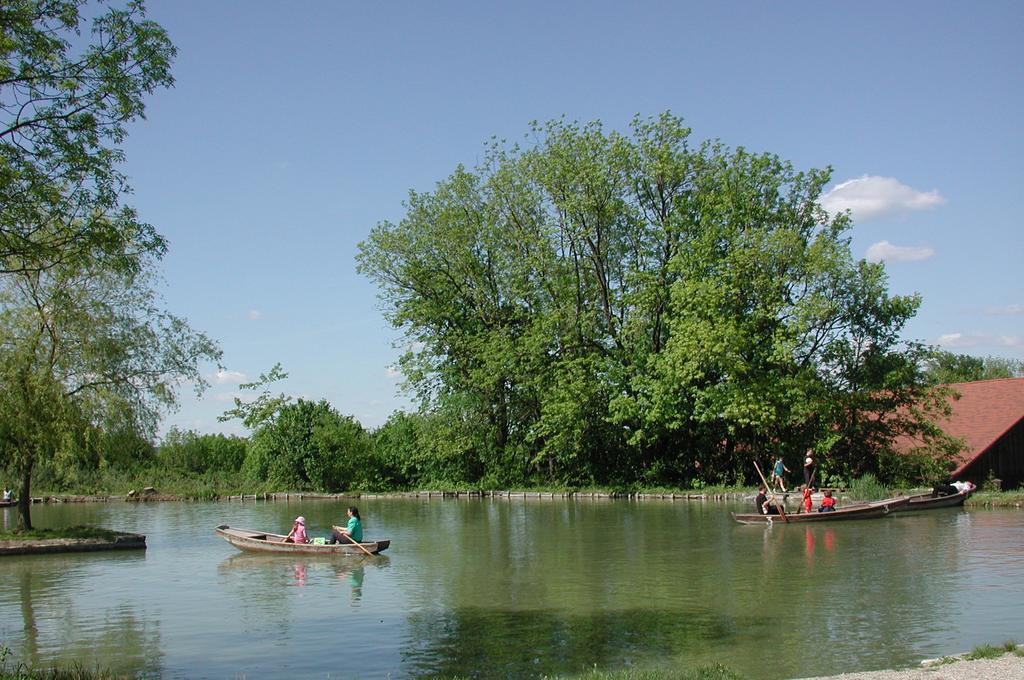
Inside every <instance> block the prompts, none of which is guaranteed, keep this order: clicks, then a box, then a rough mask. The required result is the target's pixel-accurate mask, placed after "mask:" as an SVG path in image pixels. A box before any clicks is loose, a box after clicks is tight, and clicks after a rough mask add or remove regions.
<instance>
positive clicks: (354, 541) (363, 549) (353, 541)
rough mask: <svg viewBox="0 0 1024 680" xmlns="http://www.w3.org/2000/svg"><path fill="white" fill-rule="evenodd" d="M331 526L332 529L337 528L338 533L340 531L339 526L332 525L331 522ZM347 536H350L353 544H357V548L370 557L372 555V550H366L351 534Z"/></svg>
mask: <svg viewBox="0 0 1024 680" xmlns="http://www.w3.org/2000/svg"><path fill="white" fill-rule="evenodd" d="M331 528H332V529H337V530H338V532H339V533H340V532H341V527H339V526H336V525H333V524H332V525H331ZM349 538H350V539H351V540H352V543H353V544H355V545H357V546H359V549H360V550H362V551H363V552H364V553H366V554H367V555H369V556H370V557H373V553H372V552H370V551H369V550H367V549H366V548H364V547H363V544H362V543H358V542H357V541H356V540H355V539H354V538H352V537H351V536H349Z"/></svg>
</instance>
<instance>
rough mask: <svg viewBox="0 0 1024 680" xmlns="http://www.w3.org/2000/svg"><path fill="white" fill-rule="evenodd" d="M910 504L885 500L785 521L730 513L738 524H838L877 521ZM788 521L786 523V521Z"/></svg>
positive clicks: (778, 517) (794, 516) (791, 515)
mask: <svg viewBox="0 0 1024 680" xmlns="http://www.w3.org/2000/svg"><path fill="white" fill-rule="evenodd" d="M909 502H910V497H909V496H902V497H900V498H887V499H885V500H883V501H875V502H873V503H864V504H862V505H851V506H848V507H845V508H839V509H838V510H833V511H832V512H804V513H800V514H795V513H792V512H788V513H786V519H783V518H782V515H760V514H758V513H737V512H734V513H732V518H733V519H734V520H736V521H737V522H739V523H740V524H793V523H808V522H838V521H842V520H850V519H877V518H879V517H885V516H886V515H888V514H889V513H891V512H895V511H896V509H897V508H902V507H904V506H906V505H907V504H908V503H909ZM787 520H788V521H787Z"/></svg>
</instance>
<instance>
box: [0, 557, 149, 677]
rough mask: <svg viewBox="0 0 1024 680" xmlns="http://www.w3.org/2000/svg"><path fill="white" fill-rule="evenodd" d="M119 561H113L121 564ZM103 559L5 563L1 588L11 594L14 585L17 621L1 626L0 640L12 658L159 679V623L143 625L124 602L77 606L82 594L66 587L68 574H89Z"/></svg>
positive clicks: (77, 558) (21, 560)
mask: <svg viewBox="0 0 1024 680" xmlns="http://www.w3.org/2000/svg"><path fill="white" fill-rule="evenodd" d="M120 557H122V555H118V556H116V557H114V560H113V562H114V563H118V562H121V563H122V564H123V563H125V562H124V560H119V559H118V558H120ZM101 560H103V557H95V556H91V555H89V556H87V555H78V556H64V557H63V558H62V559H58V560H56V561H54V560H52V559H51V560H48V561H46V562H44V563H38V562H37V561H35V560H34V559H33V558H31V557H21V558H15V559H12V558H5V562H4V566H5V569H4V571H3V572H2V574H0V585H2V586H3V589H4V590H5V591H8V592H10V590H9V589H10V586H11V584H12V582H14V583H16V584H17V593H18V597H19V599H20V610H21V620H20V622H17V623H15V622H14V621H10V620H8V621H5V622H4V624H3V625H2V627H0V639H2V640H3V642H4V644H5V645H7V646H8V647H9V648H10V649H11V650H12V652H13V653H14V656H15V658H17V659H18V660H19V661H23V662H25V663H27V664H29V665H32V666H39V665H41V664H42V665H47V666H49V665H62V666H68V665H72V664H81V665H83V666H84V667H85V668H87V669H91V668H95V669H97V670H110V671H112V672H114V673H117V674H128V675H133V676H137V677H148V676H154V677H158V676H160V675H161V665H160V657H161V652H160V642H161V640H160V622H159V621H149V620H146V618H145V617H144V616H140V615H138V614H137V612H134V611H132V609H131V607H130V606H128V605H126V604H125V603H124V602H117V601H107V602H104V603H98V604H99V606H96V605H97V603H90V605H89V606H79V601H80V599H81V596H82V594H81V593H80V592H78V591H77V590H76V588H74V587H73V586H72V587H67V584H66V577H67V576H68V575H69V574H71V575H74V574H76V573H81V572H83V571H87V570H89V569H90V568H93V567H95V566H96V565H97V563H98V562H99V563H101V564H102V562H100V561H101ZM132 561H133V560H132V558H130V557H129V558H128V559H127V562H128V563H131V562H132ZM134 562H135V563H139V562H140V560H139V559H138V558H136V559H135V560H134ZM108 564H109V562H108ZM40 567H41V568H40ZM19 624H20V625H19Z"/></svg>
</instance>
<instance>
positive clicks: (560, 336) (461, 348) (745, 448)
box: [359, 114, 926, 483]
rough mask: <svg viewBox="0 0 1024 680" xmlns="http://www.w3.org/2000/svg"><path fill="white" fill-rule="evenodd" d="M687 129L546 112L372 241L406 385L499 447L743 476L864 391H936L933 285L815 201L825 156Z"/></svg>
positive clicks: (825, 430) (372, 272) (519, 470)
mask: <svg viewBox="0 0 1024 680" xmlns="http://www.w3.org/2000/svg"><path fill="white" fill-rule="evenodd" d="M690 135H691V132H690V130H689V129H688V128H686V127H685V126H684V125H683V124H682V121H681V120H680V119H678V118H676V117H674V116H672V115H670V114H665V115H662V116H660V117H658V118H655V119H646V120H642V119H636V120H634V121H633V124H632V127H631V130H630V133H629V134H628V135H624V134H620V133H617V132H606V131H605V130H604V129H603V128H602V126H601V125H600V124H598V123H591V124H588V125H579V124H575V123H566V122H563V121H555V122H551V123H548V124H544V125H535V126H534V129H533V131H532V133H531V138H532V140H533V141H532V142H531V143H530V144H529V145H526V146H523V147H520V146H512V147H508V148H506V147H503V146H499V145H492V146H491V147H489V149H488V153H487V155H486V157H485V160H484V162H483V163H482V164H481V167H479V168H478V169H476V170H475V171H472V172H471V171H468V170H466V169H464V168H459V169H457V170H456V172H455V173H454V174H452V175H451V177H449V178H448V179H446V180H444V181H441V182H439V183H438V185H437V187H436V189H435V190H434V191H432V192H429V193H414V194H411V196H410V199H409V202H408V204H407V212H406V215H405V217H404V218H403V219H402V220H401V221H400V222H398V223H397V224H392V223H382V224H379V225H377V227H375V228H374V229H373V230H372V231H371V233H370V236H369V238H368V239H367V240H366V242H364V243H363V244H362V245H361V253H360V255H359V266H360V268H361V270H362V271H363V272H364V273H366V274H367V275H368V276H370V277H371V278H372V279H374V280H375V281H377V282H378V283H379V284H380V286H381V289H382V291H381V296H382V300H383V303H384V309H385V312H386V313H387V314H388V316H389V318H390V319H391V321H392V322H393V323H394V324H395V326H396V327H398V328H401V329H403V330H404V331H405V332H406V334H407V339H408V341H409V346H410V347H411V348H415V350H410V351H409V352H407V353H406V354H405V356H404V357H403V358H402V361H401V365H402V367H403V369H404V371H405V374H406V377H407V379H408V383H409V385H410V386H411V387H412V388H413V389H415V390H417V391H418V393H419V394H420V396H421V397H422V398H423V401H424V405H425V407H426V408H428V409H433V410H435V411H443V410H445V409H451V408H452V407H453V406H457V407H458V409H459V411H460V413H459V415H460V416H461V419H462V422H473V423H476V430H475V432H476V434H475V440H474V441H475V447H474V449H473V452H474V453H473V454H472V455H477V456H480V457H481V459H482V461H483V464H484V466H485V468H488V469H491V470H495V469H496V470H499V471H501V472H503V473H505V476H507V477H510V478H511V479H512V480H513V481H514V480H516V479H524V478H526V477H533V478H537V479H543V480H545V481H563V482H581V481H582V482H585V481H590V480H595V481H605V482H613V481H627V482H631V481H637V480H643V481H646V482H648V483H664V482H686V481H690V480H692V479H694V478H697V477H701V478H705V479H706V480H707V481H711V478H714V477H717V478H719V479H723V478H724V479H731V478H733V477H734V476H735V475H736V474H737V473H738V472H740V471H741V470H743V469H744V468H746V467H749V466H746V465H744V458H745V457H749V456H750V455H756V454H762V453H764V452H765V450H766V449H788V448H792V449H794V450H795V449H798V448H801V450H802V447H804V446H807V445H808V444H812V443H817V444H819V445H820V446H821V447H822V448H832V447H834V446H835V445H836V444H837V443H838V442H839V441H849V438H844V433H850V432H852V430H850V429H849V428H850V427H851V423H852V422H853V421H854V420H857V419H856V417H855V416H854V415H852V414H854V413H855V412H863V411H865V410H872V413H871V415H870V416H865V417H864V418H862V419H860V420H857V422H859V423H861V424H863V423H865V422H869V420H870V418H871V417H874V418H876V422H877V418H878V417H879V415H881V414H880V411H885V410H886V409H888V410H891V411H896V410H898V409H899V408H900V407H901V406H905V405H907V404H908V403H911V402H914V401H915V400H917V399H918V398H920V397H921V396H922V395H923V394H924V392H925V390H926V385H925V381H924V380H922V378H921V375H920V371H919V370H916V369H915V366H916V362H917V359H918V355H917V354H915V351H914V349H913V346H912V345H905V344H903V343H901V341H900V340H899V334H900V332H901V330H902V328H903V327H904V325H905V323H906V321H907V320H908V319H909V318H911V317H912V316H913V314H914V313H915V312H916V309H917V306H918V304H919V301H918V299H917V298H916V297H915V296H889V295H888V293H887V291H886V289H885V275H884V269H882V268H881V266H880V265H870V264H868V263H864V262H857V261H856V260H855V259H854V258H853V257H852V255H851V253H850V249H849V240H848V236H847V232H848V230H849V229H850V227H851V224H850V220H849V217H848V216H847V215H836V216H832V215H828V214H826V213H825V212H824V211H823V210H822V209H821V208H820V206H819V205H818V199H819V197H820V195H821V192H822V189H823V187H824V186H825V185H826V184H827V182H828V181H829V176H830V173H829V171H828V170H813V169H812V170H807V171H803V172H801V171H797V170H796V169H794V168H793V166H792V165H791V164H790V163H788V162H786V161H784V160H782V159H780V158H779V157H777V156H775V155H773V154H764V153H761V154H758V153H751V152H748V151H746V150H744V149H730V148H728V147H726V146H725V145H723V144H721V143H720V142H703V143H692V142H691V139H690ZM858 348H860V349H858ZM868 349H870V351H867V350H868ZM883 365H885V366H889V367H890V368H891V370H888V371H882V370H881V369H880V367H881V366H883ZM897 366H898V368H897ZM901 371H902V372H901ZM881 391H884V392H886V393H887V394H888V395H892V394H897V395H898V397H897V398H887V399H884V400H879V399H878V395H879V393H880V392H881ZM855 396H856V398H854V397H855ZM837 404H842V405H843V406H842V407H840V406H837ZM922 418H923V416H922ZM883 422H886V423H890V424H892V423H895V422H896V420H895V419H888V420H886V419H883ZM888 434H890V435H891V432H890V433H888ZM882 439H884V438H874V439H872V440H871V444H870V447H871V450H870V451H864V450H859V451H858V452H857V453H856V454H854V453H850V456H854V455H857V456H870V455H877V454H878V452H879V450H880V448H881V447H883V446H884V445H885V442H884V441H882ZM851 450H852V449H851ZM869 467H870V466H869ZM709 471H710V472H709Z"/></svg>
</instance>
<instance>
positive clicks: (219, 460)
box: [157, 428, 246, 475]
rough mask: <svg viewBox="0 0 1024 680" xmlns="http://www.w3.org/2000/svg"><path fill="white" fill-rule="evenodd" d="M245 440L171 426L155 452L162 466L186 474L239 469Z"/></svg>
mask: <svg viewBox="0 0 1024 680" xmlns="http://www.w3.org/2000/svg"><path fill="white" fill-rule="evenodd" d="M245 453H246V440H245V439H243V438H242V437H237V436H228V435H223V434H200V433H198V432H194V431H192V430H187V431H182V430H179V429H177V428H171V430H170V432H168V433H167V436H166V437H164V440H163V442H162V443H161V444H160V448H159V451H158V453H157V462H158V463H159V464H160V465H161V466H162V467H163V468H165V469H170V470H175V471H178V472H181V473H183V474H186V475H203V474H206V473H208V472H238V471H239V470H241V469H242V464H243V463H244V462H245Z"/></svg>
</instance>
